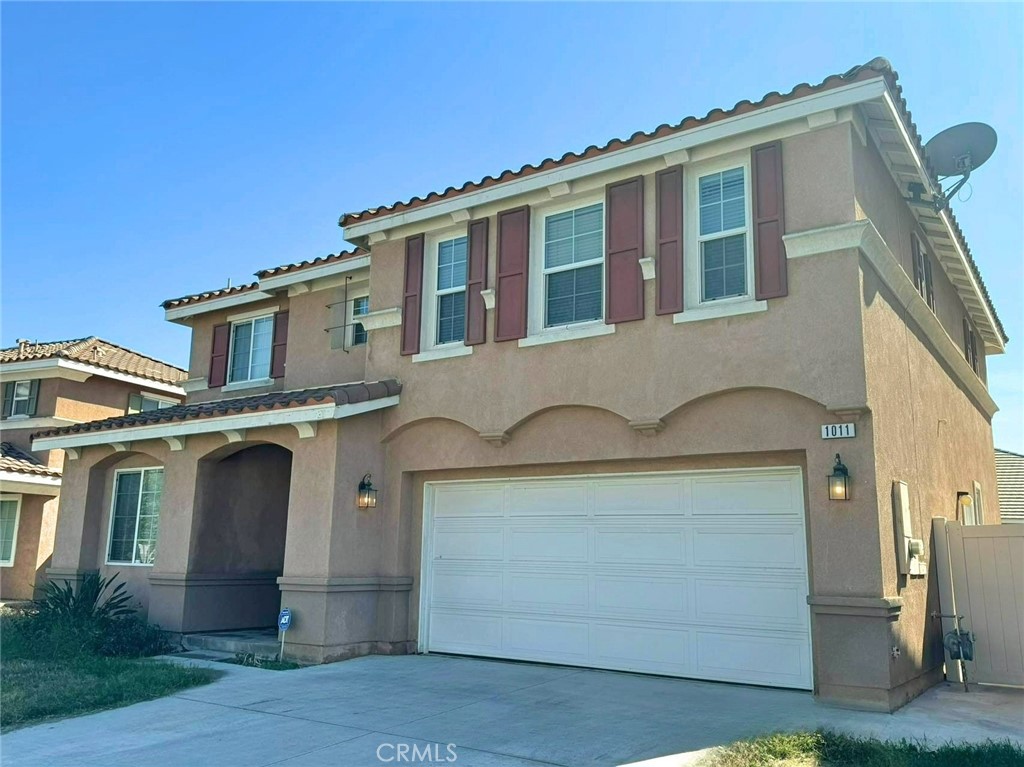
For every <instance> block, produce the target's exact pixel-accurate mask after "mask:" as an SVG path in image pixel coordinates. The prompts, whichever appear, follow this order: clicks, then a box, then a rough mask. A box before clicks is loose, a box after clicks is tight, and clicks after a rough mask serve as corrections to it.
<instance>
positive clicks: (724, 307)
mask: <svg viewBox="0 0 1024 767" xmlns="http://www.w3.org/2000/svg"><path fill="white" fill-rule="evenodd" d="M766 311H768V302H767V301H750V300H747V301H734V302H730V303H723V304H719V305H715V304H710V305H709V304H704V305H702V306H695V307H693V308H692V309H686V310H685V311H681V312H679V313H678V314H673V315H672V322H674V323H675V324H677V325H678V324H680V323H682V322H700V321H701V320H714V319H718V318H720V317H735V316H737V315H740V314H756V313H758V312H766Z"/></svg>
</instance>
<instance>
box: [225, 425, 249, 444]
mask: <svg viewBox="0 0 1024 767" xmlns="http://www.w3.org/2000/svg"><path fill="white" fill-rule="evenodd" d="M221 434H223V435H224V438H225V439H226V440H227V441H228V444H229V445H230V444H232V443H234V442H241V441H243V440H244V439H245V429H224V431H222V432H221Z"/></svg>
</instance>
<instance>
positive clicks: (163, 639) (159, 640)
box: [97, 615, 171, 658]
mask: <svg viewBox="0 0 1024 767" xmlns="http://www.w3.org/2000/svg"><path fill="white" fill-rule="evenodd" d="M170 649H171V646H170V643H169V642H168V641H167V634H165V633H164V632H163V631H161V630H160V629H159V628H158V627H157V626H153V625H150V624H149V623H146V622H145V621H144V620H142V619H141V618H139V617H138V616H137V615H129V616H127V617H124V618H118V619H116V620H112V621H110V622H109V623H108V624H107V628H106V630H105V631H104V632H103V634H102V636H101V638H100V643H99V647H98V648H97V651H98V654H100V655H105V656H107V657H111V658H145V657H148V656H150V655H160V654H161V653H165V652H167V651H168V650H170Z"/></svg>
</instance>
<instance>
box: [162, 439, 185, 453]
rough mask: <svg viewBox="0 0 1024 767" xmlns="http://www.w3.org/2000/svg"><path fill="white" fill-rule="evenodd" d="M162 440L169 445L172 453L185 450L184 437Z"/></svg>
mask: <svg viewBox="0 0 1024 767" xmlns="http://www.w3.org/2000/svg"><path fill="white" fill-rule="evenodd" d="M161 439H162V440H163V441H164V442H166V443H167V447H169V448H170V449H171V451H172V452H175V453H176V452H178V451H179V450H184V449H185V438H184V437H161Z"/></svg>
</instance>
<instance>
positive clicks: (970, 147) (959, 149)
mask: <svg viewBox="0 0 1024 767" xmlns="http://www.w3.org/2000/svg"><path fill="white" fill-rule="evenodd" d="M924 151H925V154H926V155H928V161H929V162H931V164H932V168H934V169H935V172H936V173H938V174H939V175H940V176H962V175H965V174H966V175H970V172H971V171H972V170H974V169H975V168H980V167H981V166H982V165H984V164H985V161H986V160H987V159H988V158H989V157H991V156H992V153H993V152H994V151H996V132H995V130H993V129H992V126H990V125H986V124H985V123H963V124H961V125H954V126H953V127H952V128H946V130H944V131H942V133H939V134H937V135H936V136H934V137H933V138H932V139H931V141H929V142H928V143H927V144H925V147H924Z"/></svg>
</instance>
